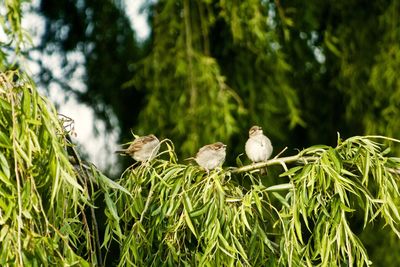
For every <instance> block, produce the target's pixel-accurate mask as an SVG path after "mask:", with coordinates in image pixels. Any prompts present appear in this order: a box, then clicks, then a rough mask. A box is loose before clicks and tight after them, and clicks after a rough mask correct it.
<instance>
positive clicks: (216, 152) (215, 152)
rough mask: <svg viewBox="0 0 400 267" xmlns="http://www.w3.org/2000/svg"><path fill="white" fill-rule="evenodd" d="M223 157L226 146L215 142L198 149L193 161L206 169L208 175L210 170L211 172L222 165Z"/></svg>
mask: <svg viewBox="0 0 400 267" xmlns="http://www.w3.org/2000/svg"><path fill="white" fill-rule="evenodd" d="M225 156H226V145H225V144H223V143H221V142H217V143H214V144H209V145H205V146H203V147H202V148H200V149H199V152H197V154H196V157H195V158H194V160H195V161H196V162H197V164H199V165H200V166H201V167H203V168H204V169H206V171H207V173H209V171H210V170H213V169H215V168H216V167H218V166H221V165H222V164H223V163H224V161H225Z"/></svg>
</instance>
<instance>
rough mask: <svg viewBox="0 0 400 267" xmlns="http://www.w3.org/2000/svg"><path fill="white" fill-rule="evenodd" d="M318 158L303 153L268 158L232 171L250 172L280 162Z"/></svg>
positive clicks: (280, 163) (305, 160)
mask: <svg viewBox="0 0 400 267" xmlns="http://www.w3.org/2000/svg"><path fill="white" fill-rule="evenodd" d="M317 159H318V157H303V156H302V155H301V154H297V155H294V156H290V157H283V158H273V159H270V160H267V161H265V162H259V163H256V164H250V165H246V166H243V167H240V168H237V169H235V170H233V171H232V173H242V172H248V171H252V170H257V169H263V168H265V167H267V166H271V165H278V164H279V165H282V164H285V163H291V162H296V161H303V162H307V161H315V160H317Z"/></svg>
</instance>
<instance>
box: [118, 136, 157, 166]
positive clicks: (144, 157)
mask: <svg viewBox="0 0 400 267" xmlns="http://www.w3.org/2000/svg"><path fill="white" fill-rule="evenodd" d="M159 149H160V141H159V140H158V138H157V137H156V136H155V135H154V134H150V135H146V136H142V137H139V138H136V139H135V140H134V141H133V142H132V143H131V145H130V146H129V147H128V148H127V149H124V150H118V151H115V153H120V154H124V155H128V156H131V157H132V158H133V159H134V160H136V161H140V162H144V161H150V160H152V159H154V158H155V157H156V155H157V153H158V150H159Z"/></svg>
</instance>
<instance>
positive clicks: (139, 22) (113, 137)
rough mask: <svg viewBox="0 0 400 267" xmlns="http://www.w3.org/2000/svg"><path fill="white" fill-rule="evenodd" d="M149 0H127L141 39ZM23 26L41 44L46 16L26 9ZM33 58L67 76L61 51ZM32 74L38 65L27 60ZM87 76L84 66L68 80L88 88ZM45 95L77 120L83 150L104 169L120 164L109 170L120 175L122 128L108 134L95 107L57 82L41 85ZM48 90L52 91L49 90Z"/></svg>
mask: <svg viewBox="0 0 400 267" xmlns="http://www.w3.org/2000/svg"><path fill="white" fill-rule="evenodd" d="M144 1H145V0H125V5H126V10H127V15H128V16H129V18H130V20H131V23H132V27H133V29H134V30H135V32H136V37H137V38H138V39H139V40H144V39H145V38H146V37H147V36H148V35H149V32H150V29H149V26H148V24H147V21H146V15H145V14H144V13H142V12H141V11H140V8H141V6H142V5H143V3H144ZM32 4H33V5H38V4H39V0H34V1H33V3H32ZM22 26H23V27H24V28H25V29H27V30H28V31H29V32H30V34H31V35H32V37H33V44H34V45H35V44H38V43H39V40H40V36H41V34H42V33H43V31H44V22H43V20H42V18H41V17H40V16H39V15H37V14H35V13H30V12H25V13H24V17H23V21H22ZM31 56H32V58H33V59H38V58H41V59H42V60H44V62H45V64H46V66H50V67H51V69H52V70H53V72H54V74H55V76H56V77H57V78H58V79H61V80H62V79H63V78H64V77H62V72H61V67H60V64H61V60H60V57H59V56H58V55H57V54H53V55H48V56H45V57H44V56H43V55H41V54H39V53H32V55H31ZM68 57H69V60H71V61H76V62H82V63H83V57H82V56H81V55H80V54H79V53H75V54H74V53H71V54H70V55H68ZM26 65H27V68H28V73H30V74H31V75H32V76H33V77H34V76H35V74H37V73H38V72H39V71H40V68H39V66H38V65H37V64H35V63H32V62H27V64H26ZM83 75H84V68H83V67H82V68H81V69H77V71H76V73H75V76H74V77H73V78H72V80H69V81H68V82H69V83H70V84H72V85H73V86H74V88H77V89H78V90H85V86H84V84H83V83H82V82H81V77H82V76H83ZM39 90H40V91H41V93H42V94H46V95H47V97H49V98H50V100H51V101H52V102H53V103H54V104H55V105H56V107H57V112H58V113H60V114H62V115H64V116H67V117H69V118H71V119H73V120H74V126H75V127H74V128H75V133H76V136H75V137H73V141H74V142H75V143H77V144H78V145H79V147H80V150H81V151H82V152H83V153H85V154H87V155H88V158H89V160H90V161H91V162H92V163H94V164H95V165H96V166H97V167H98V168H99V169H101V170H104V169H105V168H109V167H110V166H116V168H115V170H111V171H110V170H109V169H108V171H109V173H111V174H116V173H117V171H119V167H118V165H117V156H118V155H116V154H114V153H113V152H114V151H115V150H117V149H118V148H119V147H120V146H119V144H118V143H117V140H118V136H119V132H118V129H116V130H115V131H113V132H111V133H106V130H105V125H104V123H103V122H102V121H101V120H98V119H96V118H95V115H94V113H93V111H92V109H91V108H90V107H89V106H87V105H84V104H82V103H79V102H78V101H77V100H76V98H75V97H73V96H69V97H68V96H67V95H66V93H65V91H63V90H62V89H61V88H59V87H58V86H57V85H55V84H53V85H52V86H51V88H50V90H48V91H46V90H44V89H43V88H42V89H41V88H39ZM47 92H48V93H47ZM93 126H96V128H97V132H98V134H96V132H95V130H94V127H93Z"/></svg>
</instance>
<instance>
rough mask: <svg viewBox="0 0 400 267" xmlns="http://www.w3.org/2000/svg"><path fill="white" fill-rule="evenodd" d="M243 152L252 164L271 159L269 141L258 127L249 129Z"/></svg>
mask: <svg viewBox="0 0 400 267" xmlns="http://www.w3.org/2000/svg"><path fill="white" fill-rule="evenodd" d="M245 150H246V155H247V157H249V159H250V160H251V161H252V162H253V163H256V162H262V161H267V159H269V157H271V155H272V151H273V147H272V144H271V141H270V140H269V139H268V137H266V136H265V135H264V134H263V130H262V128H261V127H260V126H253V127H251V128H250V130H249V139H248V140H247V142H246V146H245Z"/></svg>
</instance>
